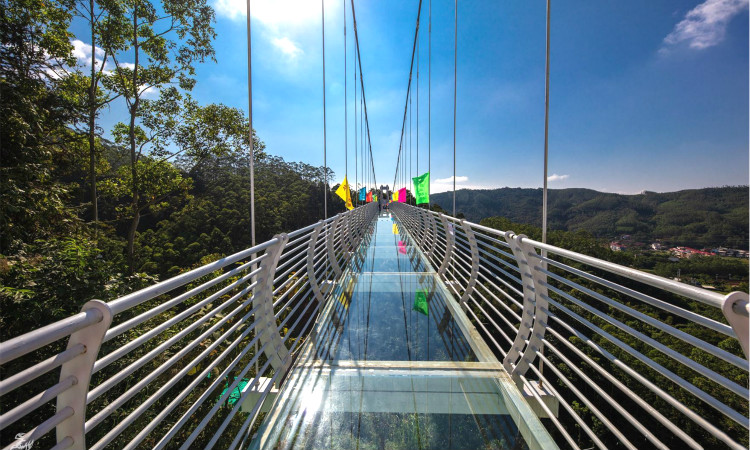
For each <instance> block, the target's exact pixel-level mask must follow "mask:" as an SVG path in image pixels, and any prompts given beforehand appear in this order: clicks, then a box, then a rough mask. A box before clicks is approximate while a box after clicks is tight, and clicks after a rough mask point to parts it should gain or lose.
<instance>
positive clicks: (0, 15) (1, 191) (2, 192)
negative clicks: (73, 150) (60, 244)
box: [0, 0, 82, 253]
mask: <svg viewBox="0 0 750 450" xmlns="http://www.w3.org/2000/svg"><path fill="white" fill-rule="evenodd" d="M70 20H71V5H70V4H69V3H68V2H60V1H58V2H49V1H42V0H13V1H10V2H9V1H6V0H3V1H2V3H0V99H1V100H0V123H1V124H2V126H0V143H1V145H0V228H1V229H2V232H1V233H0V253H6V252H8V251H9V249H10V248H11V246H12V245H13V243H14V242H32V241H33V240H35V239H38V238H42V237H45V236H48V234H49V232H50V230H60V229H66V228H69V227H70V226H71V225H72V224H74V223H75V221H76V220H75V215H74V214H73V213H72V212H71V211H70V210H69V208H67V207H66V206H65V204H64V199H65V196H66V195H67V188H66V187H65V186H64V185H63V184H62V183H60V182H59V180H57V179H56V178H55V176H54V172H55V170H56V166H57V164H56V161H57V160H58V159H59V158H60V156H61V153H62V152H63V150H64V149H65V146H66V145H68V144H70V142H71V141H72V140H73V139H74V136H72V135H71V133H70V131H69V129H68V126H70V125H71V124H74V123H77V122H79V121H80V120H81V118H82V114H81V110H80V108H79V106H80V105H79V104H78V102H77V97H76V95H75V94H74V92H75V89H73V88H74V86H71V84H73V85H74V84H75V80H72V79H71V78H69V77H66V76H65V71H64V70H61V69H62V67H63V65H65V64H72V62H73V61H72V58H71V45H70V42H69V39H70V33H69V32H68V26H69V25H70Z"/></svg>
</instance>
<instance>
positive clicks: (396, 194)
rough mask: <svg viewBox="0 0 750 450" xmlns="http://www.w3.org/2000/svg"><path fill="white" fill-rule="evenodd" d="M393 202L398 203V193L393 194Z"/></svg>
mask: <svg viewBox="0 0 750 450" xmlns="http://www.w3.org/2000/svg"><path fill="white" fill-rule="evenodd" d="M393 201H394V202H397V201H398V192H394V193H393Z"/></svg>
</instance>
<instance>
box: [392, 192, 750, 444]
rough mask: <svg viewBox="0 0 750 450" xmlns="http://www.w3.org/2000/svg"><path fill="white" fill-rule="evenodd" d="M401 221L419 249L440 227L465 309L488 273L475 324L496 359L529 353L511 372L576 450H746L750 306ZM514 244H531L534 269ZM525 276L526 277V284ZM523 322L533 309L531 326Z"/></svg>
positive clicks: (430, 216) (496, 240)
mask: <svg viewBox="0 0 750 450" xmlns="http://www.w3.org/2000/svg"><path fill="white" fill-rule="evenodd" d="M391 210H392V211H393V212H394V213H395V214H396V216H397V217H398V219H399V222H401V224H402V225H403V227H404V228H405V231H406V232H408V233H410V234H412V235H413V236H417V238H416V239H415V241H416V242H418V243H419V242H424V240H423V239H420V236H421V235H422V234H423V233H424V229H425V227H424V226H422V225H421V224H422V223H425V218H427V220H433V221H435V222H437V223H438V230H437V233H436V235H435V236H433V238H434V242H436V243H438V244H439V245H438V246H437V247H436V250H435V253H434V254H433V255H432V258H431V262H432V263H433V264H435V265H436V267H437V266H438V265H440V264H441V261H445V260H446V259H447V260H448V261H449V263H448V264H447V269H446V270H445V271H444V272H443V273H442V274H441V275H442V276H443V277H444V279H445V280H446V282H447V286H448V287H449V289H450V290H451V291H452V292H453V293H454V295H456V299H457V300H458V298H459V297H461V296H462V295H463V294H464V293H463V292H462V289H463V287H464V286H466V283H467V281H468V280H469V278H470V277H471V276H472V275H474V274H473V273H472V272H473V271H474V270H476V272H477V273H476V275H475V278H476V280H477V282H476V289H474V291H473V292H472V293H471V294H470V295H469V298H468V302H467V303H466V305H465V310H466V312H467V315H468V316H469V317H470V319H471V320H472V321H473V322H474V324H475V326H476V327H477V329H478V330H479V331H480V333H481V334H483V336H484V337H485V339H486V340H487V342H488V344H489V345H490V347H491V348H492V349H493V350H494V351H495V352H496V354H497V356H498V359H505V358H506V357H508V356H509V355H511V353H510V350H511V348H512V347H513V345H516V346H517V350H516V351H514V352H513V353H512V355H511V360H510V361H508V363H509V365H508V366H506V367H507V369H508V371H509V372H510V373H511V374H512V376H513V378H514V379H515V380H516V382H517V383H518V384H519V387H522V388H524V390H525V392H526V393H527V395H528V399H529V401H532V402H536V403H537V404H538V405H539V409H538V411H540V413H541V414H546V416H545V417H547V418H549V419H551V420H550V422H548V426H549V427H553V428H554V429H555V430H556V431H557V432H558V433H560V435H561V436H562V437H563V438H564V439H565V441H567V442H568V444H569V445H570V447H571V448H587V447H591V446H594V447H595V448H607V446H608V445H609V446H612V445H615V443H616V444H617V445H623V446H624V447H626V448H636V447H637V446H639V445H640V444H638V441H639V439H640V440H646V441H648V442H649V443H650V445H653V446H654V447H655V448H664V449H666V448H675V447H679V446H684V445H686V446H688V447H690V448H695V449H698V448H707V447H716V448H719V447H721V446H726V448H735V449H740V448H747V428H748V418H747V414H748V409H747V408H748V406H747V404H748V389H747V373H748V361H747V338H748V336H747V326H748V309H749V308H748V297H747V294H744V293H738V292H734V293H731V294H728V295H722V294H720V293H717V292H711V291H707V290H703V289H700V288H697V287H694V286H690V285H686V284H683V283H679V282H676V281H674V280H669V279H666V278H662V277H659V276H656V275H652V274H649V273H645V272H642V271H639V270H637V269H633V268H629V267H625V266H621V265H618V264H614V263H611V262H608V261H604V260H601V259H598V258H594V257H590V256H587V255H582V254H580V253H576V252H573V251H570V250H567V249H561V248H558V247H555V246H553V245H549V244H544V243H541V242H538V241H535V240H533V239H530V238H528V237H526V236H518V237H516V236H515V233H513V232H512V231H507V230H496V229H493V228H490V227H486V226H483V225H479V224H475V223H471V222H467V221H465V220H461V219H458V218H454V217H450V216H446V215H442V214H438V213H436V212H434V211H429V210H426V209H423V208H417V207H413V206H409V205H405V204H400V203H396V204H392V205H391ZM441 220H444V221H445V223H446V224H450V229H448V228H447V227H445V226H441V225H440V222H441ZM464 227H468V229H469V230H470V231H471V233H466V232H464V230H463V228H464ZM449 234H450V235H451V239H450V241H451V242H449V239H448V237H449ZM509 245H510V246H511V248H513V245H517V246H519V247H518V251H520V252H522V254H523V257H524V258H525V259H527V260H528V266H525V267H527V269H523V270H521V268H520V266H519V260H518V257H517V255H515V253H516V251H514V252H513V253H514V254H510V253H509V252H508V251H507V248H508V246H509ZM473 246H476V248H477V250H478V254H479V261H480V264H479V267H478V268H476V269H472V266H471V252H472V248H474V247H473ZM423 250H424V251H425V252H427V249H425V248H423ZM519 270H520V271H521V274H522V275H523V274H524V273H525V271H528V272H526V273H527V275H528V276H527V277H525V278H524V280H525V281H524V280H522V279H521V278H519V277H518V276H517V274H518V273H519ZM522 278H523V277H522ZM540 301H541V303H540ZM691 301H693V302H696V303H694V304H691V303H690V302H691ZM540 305H542V306H540ZM544 305H548V306H544ZM641 305H642V306H641ZM644 307H645V308H646V310H645V311H644ZM522 310H526V311H532V314H531V315H530V316H528V319H522V317H521V311H522ZM523 320H528V321H529V323H527V324H526V325H525V326H524V327H520V323H522V322H523ZM686 325H690V326H686ZM522 328H524V329H525V330H526V332H525V333H527V334H523V335H522V337H521V339H520V340H519V336H518V333H519V332H521V329H522ZM625 336H628V338H627V339H628V341H627V342H628V343H626V341H624V340H622V339H621V337H622V338H623V339H624V337H625ZM514 340H515V344H514ZM630 341H632V343H630ZM732 342H735V344H734V348H735V349H736V348H737V347H741V348H742V352H741V353H738V352H737V351H736V350H735V351H731V350H730V349H731V348H732ZM736 343H739V345H736ZM633 346H635V347H633ZM545 349H548V351H545ZM743 353H744V355H743ZM727 363H729V364H727ZM563 367H567V369H565V370H563V369H561V368H563ZM738 371H739V372H738ZM614 392H616V393H617V395H616V396H615V395H614ZM616 398H619V399H620V401H623V402H627V403H628V405H627V406H625V405H624V404H622V405H621V404H618V403H617V402H616ZM550 399H554V400H555V402H556V404H557V405H561V406H562V408H560V409H559V411H558V410H557V409H556V408H550V407H549V406H548V402H550ZM574 401H575V402H577V403H578V404H579V405H580V406H578V407H576V408H573V407H572V406H571V405H572V404H573V402H574ZM555 402H552V403H555ZM638 411H640V413H639V412H638ZM712 411H715V412H712ZM717 414H718V415H717ZM722 418H723V419H722ZM619 419H622V420H619ZM592 420H598V422H599V424H600V426H599V428H597V429H596V430H597V431H596V432H595V431H594V428H593V427H592ZM574 425H575V426H577V427H580V429H581V430H582V431H583V433H584V434H583V436H584V437H580V436H575V434H574V433H572V427H573V426H574ZM623 427H624V428H623ZM738 427H739V428H738ZM602 430H606V431H602ZM623 430H627V432H625V431H623ZM742 430H744V431H742ZM631 433H635V434H631ZM636 436H640V437H636Z"/></svg>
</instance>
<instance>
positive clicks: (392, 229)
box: [391, 223, 398, 234]
mask: <svg viewBox="0 0 750 450" xmlns="http://www.w3.org/2000/svg"><path fill="white" fill-rule="evenodd" d="M391 231H392V232H393V234H398V225H396V224H395V223H394V224H393V226H392V227H391Z"/></svg>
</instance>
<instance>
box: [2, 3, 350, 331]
mask: <svg viewBox="0 0 750 450" xmlns="http://www.w3.org/2000/svg"><path fill="white" fill-rule="evenodd" d="M88 4H89V2H83V3H82V4H80V5H74V4H73V3H66V2H61V3H55V2H52V3H50V2H43V1H40V0H24V1H12V2H7V1H3V2H2V8H1V10H2V12H1V13H0V15H2V21H0V27H1V28H0V35H1V37H2V42H3V45H0V98H2V101H0V123H2V127H0V143H1V145H0V158H1V164H0V197H1V201H0V310H2V315H0V326H1V327H2V329H3V339H7V338H10V337H12V336H15V335H18V334H20V333H22V332H25V331H28V330H30V329H33V328H36V327H39V326H41V325H45V324H48V323H50V322H52V321H54V320H57V319H61V318H63V317H67V316H69V315H70V314H74V313H76V312H78V311H79V310H80V307H81V305H82V304H83V303H85V302H86V301H87V300H89V299H91V298H98V299H101V300H110V299H112V298H115V297H116V296H118V295H122V294H124V293H126V292H131V291H133V290H135V289H137V288H140V287H142V286H144V285H146V284H150V283H153V282H155V281H157V280H160V279H164V278H166V277H169V276H173V275H175V274H177V273H180V272H183V271H185V270H189V269H190V268H192V267H195V266H196V265H199V264H201V263H205V262H207V261H210V260H212V259H216V258H218V257H219V255H227V254H231V253H233V252H236V251H239V250H241V249H245V248H247V247H249V246H250V245H251V237H250V168H249V162H250V161H249V154H250V153H249V145H248V142H249V121H248V118H247V115H246V114H245V113H244V112H243V111H241V110H238V109H236V108H231V107H228V106H226V105H222V104H208V105H203V104H199V103H198V102H197V101H195V100H194V99H193V98H192V97H191V96H190V90H191V88H192V87H193V86H194V84H195V79H194V78H193V73H194V69H195V66H196V65H197V64H199V63H201V62H207V61H210V60H211V59H212V58H213V47H212V44H211V39H212V37H213V33H214V31H213V28H212V25H211V21H212V18H213V10H211V8H210V7H209V6H208V5H207V4H205V2H198V3H197V6H196V5H192V4H191V5H192V6H190V5H183V4H182V3H181V2H174V3H170V2H167V3H165V4H164V5H165V7H166V6H169V7H170V8H171V9H170V10H169V13H170V14H171V15H172V19H173V20H172V21H171V25H170V22H169V21H153V22H150V20H152V19H155V17H156V14H157V10H156V9H154V8H152V9H149V10H147V11H143V12H139V13H137V14H136V13H135V12H133V11H132V10H130V11H129V13H130V14H132V15H137V16H138V18H139V19H140V20H141V21H142V23H141V24H140V25H138V30H133V29H132V28H128V26H129V25H128V16H127V13H128V11H118V12H117V14H115V13H114V12H113V13H110V14H109V15H104V16H101V15H100V16H97V15H96V14H94V15H89V16H86V14H85V11H88V10H87V9H86V8H85V7H86V6H88ZM200 5H202V6H200ZM76 6H77V7H76ZM99 12H100V11H99ZM99 12H97V14H99ZM74 18H75V19H76V20H79V21H84V22H86V23H88V25H89V26H90V30H89V31H90V32H91V35H89V36H82V38H83V39H86V38H87V37H88V38H90V37H91V36H94V37H95V38H96V39H98V41H96V42H98V45H100V46H101V47H100V49H99V50H101V51H98V50H97V49H94V50H92V55H94V56H95V57H96V58H97V59H96V60H95V61H94V62H93V64H92V63H89V64H88V65H86V64H81V63H80V62H77V61H76V59H75V58H74V57H73V51H74V46H73V44H72V41H73V40H74V38H76V37H77V36H74V35H73V34H72V33H71V32H70V23H71V21H72V20H74ZM131 18H132V16H131ZM105 19H106V20H105ZM160 27H162V28H160ZM89 40H90V39H89ZM96 42H95V44H96ZM136 46H137V47H136ZM134 48H138V50H134ZM135 55H140V59H138V58H137V57H135ZM126 58H131V59H129V60H128V62H124V60H125V59H126ZM132 58H135V59H134V60H133V59H132ZM130 61H135V62H130ZM105 68H106V70H105ZM148 89H151V90H152V91H153V90H156V91H158V95H157V96H154V94H150V95H145V93H146V91H147V90H148ZM115 101H119V102H124V103H125V105H126V106H127V111H128V114H127V115H126V116H125V117H122V118H121V119H122V121H121V122H119V123H117V124H116V125H115V126H114V127H113V129H108V130H105V129H102V127H101V126H100V115H101V113H102V112H103V111H104V110H105V109H106V107H107V105H109V104H111V103H112V102H115ZM253 144H254V150H255V188H256V196H255V206H256V222H257V223H256V233H257V237H256V239H257V242H263V241H265V240H267V239H269V238H271V237H272V236H273V235H274V234H276V233H279V232H282V231H291V230H294V229H298V228H300V227H302V226H304V225H308V224H310V223H312V222H314V221H316V220H320V219H322V218H323V196H324V191H325V192H326V195H327V196H328V209H329V211H328V213H329V214H335V213H338V212H340V211H343V210H344V204H343V202H342V201H341V200H340V199H339V198H338V197H336V196H334V195H332V192H331V189H330V186H328V184H326V185H325V187H324V184H323V169H322V168H321V167H314V166H310V165H307V164H304V163H291V162H286V161H284V160H283V159H281V158H279V157H276V156H273V155H272V154H271V153H270V152H268V151H267V149H266V148H265V145H264V144H263V142H262V141H261V140H260V139H259V138H258V137H257V136H256V137H254V142H253ZM332 177H333V173H332V172H331V171H330V170H329V172H328V174H327V179H328V180H331V179H332ZM326 188H328V189H326Z"/></svg>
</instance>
